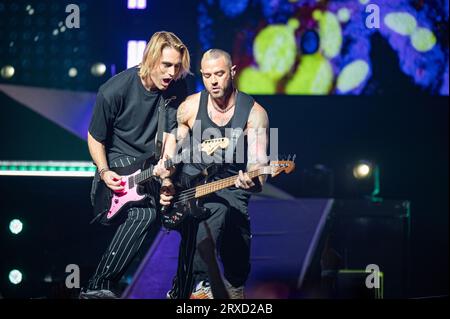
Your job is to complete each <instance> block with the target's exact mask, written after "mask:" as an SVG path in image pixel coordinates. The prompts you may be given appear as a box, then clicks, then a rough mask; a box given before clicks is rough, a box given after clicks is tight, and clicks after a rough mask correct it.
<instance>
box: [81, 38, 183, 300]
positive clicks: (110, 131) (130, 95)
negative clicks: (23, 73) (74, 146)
mask: <svg viewBox="0 0 450 319" xmlns="http://www.w3.org/2000/svg"><path fill="white" fill-rule="evenodd" d="M189 73H190V57H189V51H188V49H187V47H186V46H185V45H184V44H183V42H182V41H181V40H180V39H179V38H178V37H177V36H176V35H175V34H173V33H171V32H166V31H161V32H156V33H155V34H154V35H153V36H152V37H151V39H150V41H149V43H148V44H147V47H146V48H145V51H144V56H143V60H142V62H141V63H140V64H139V65H138V66H135V67H132V68H130V69H127V70H125V71H123V72H121V73H119V74H117V75H116V76H114V77H113V78H111V79H110V80H108V81H107V82H106V83H105V84H103V85H102V86H101V87H100V89H99V92H98V95H97V100H96V104H95V108H94V112H93V116H92V119H91V123H90V126H89V132H88V147H89V152H90V154H91V156H92V159H93V161H94V163H95V165H96V166H97V173H96V176H95V178H94V181H93V189H92V192H91V196H93V194H94V193H95V188H96V187H95V186H96V185H97V182H98V181H99V180H102V181H103V182H104V183H105V184H106V186H107V187H108V188H110V189H111V190H112V191H114V192H116V193H117V192H119V193H120V192H122V191H123V190H124V183H125V180H124V179H123V178H122V177H121V176H119V175H118V174H117V173H115V172H114V171H112V170H110V168H113V167H125V166H128V165H131V164H132V163H133V162H134V161H136V159H137V158H139V157H141V156H142V155H144V154H147V153H151V152H154V153H156V154H161V155H162V156H161V158H165V157H166V154H170V155H172V154H173V153H174V149H171V148H172V147H164V145H175V142H174V141H175V136H173V134H170V132H172V130H173V129H174V128H175V127H176V109H177V106H178V105H179V104H180V103H181V102H182V101H183V100H184V98H185V97H186V95H187V92H186V85H185V82H184V81H181V80H182V79H183V78H185V77H186V75H187V74H189ZM177 80H180V81H177ZM161 105H164V107H165V113H163V114H164V116H165V120H164V121H161V122H165V125H164V127H163V129H164V133H163V137H162V139H161V138H159V140H158V136H157V135H160V134H158V118H159V111H158V109H159V107H160V106H161ZM157 141H158V143H157ZM161 141H162V143H161ZM173 148H174V147H173ZM155 172H156V171H155ZM156 173H157V174H158V175H159V176H160V177H161V178H162V179H164V176H165V175H164V174H167V175H168V174H169V172H164V170H159V171H158V172H156ZM153 195H154V196H157V197H159V194H158V193H156V194H152V196H153ZM156 204H157V199H155V198H151V199H150V203H148V205H147V206H146V207H141V206H139V207H131V208H130V209H128V211H126V212H124V213H125V214H124V215H125V216H124V217H125V218H124V219H125V220H124V221H123V222H122V223H121V224H120V226H119V227H118V229H117V231H116V234H115V235H114V237H113V239H112V242H111V243H110V245H109V247H108V249H107V250H106V252H105V253H104V254H103V256H102V257H101V260H100V263H99V265H98V267H97V269H96V271H95V273H94V275H93V276H92V277H91V278H90V280H89V284H88V289H87V290H84V291H83V292H82V293H81V294H80V298H82V299H90V298H117V297H118V296H119V294H120V291H121V289H120V287H119V285H118V283H119V281H120V279H121V277H122V276H123V274H124V273H125V271H126V270H127V268H128V266H129V265H130V263H131V261H132V260H133V258H134V257H135V256H136V254H137V252H138V250H139V248H140V246H141V245H142V242H143V241H144V239H145V237H146V235H147V234H148V230H149V229H150V227H151V225H153V224H154V223H153V222H154V221H155V220H156Z"/></svg>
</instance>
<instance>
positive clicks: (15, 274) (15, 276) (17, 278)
mask: <svg viewBox="0 0 450 319" xmlns="http://www.w3.org/2000/svg"><path fill="white" fill-rule="evenodd" d="M8 278H9V281H10V282H11V283H12V284H14V285H18V284H20V283H21V282H22V278H23V276H22V273H21V272H20V271H19V270H17V269H13V270H11V271H10V272H9V276H8Z"/></svg>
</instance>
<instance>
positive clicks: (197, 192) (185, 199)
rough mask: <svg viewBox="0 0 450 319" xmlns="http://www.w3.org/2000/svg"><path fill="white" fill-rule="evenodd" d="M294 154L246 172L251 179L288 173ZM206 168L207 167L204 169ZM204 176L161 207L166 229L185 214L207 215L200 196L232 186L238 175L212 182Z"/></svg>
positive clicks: (204, 216)
mask: <svg viewBox="0 0 450 319" xmlns="http://www.w3.org/2000/svg"><path fill="white" fill-rule="evenodd" d="M294 160H295V156H294V158H293V160H292V161H290V160H289V161H271V162H270V163H269V165H268V166H264V167H261V168H258V169H255V170H253V171H250V172H248V175H249V177H250V178H251V179H253V178H255V177H258V176H260V175H271V177H275V176H277V175H278V174H280V173H281V172H285V173H286V174H289V173H290V172H292V171H293V170H294V168H295V163H294ZM205 170H207V169H205ZM202 175H204V176H205V177H203V178H201V177H200V178H198V177H197V178H198V179H199V180H200V179H203V183H202V184H201V185H199V186H196V187H193V188H189V189H186V190H184V191H182V192H180V193H178V194H176V195H175V196H174V198H173V200H172V203H171V204H170V205H168V206H163V207H162V208H161V222H162V225H163V226H164V227H165V228H167V229H176V228H178V227H179V226H180V224H181V223H182V222H183V220H185V218H186V217H187V216H192V217H194V218H197V219H203V218H206V217H207V216H208V210H207V209H206V208H204V207H202V206H201V202H200V200H201V198H202V197H204V196H206V195H209V194H211V193H214V192H217V191H219V190H221V189H224V188H227V187H230V186H233V185H234V183H235V181H236V178H237V177H238V175H234V176H230V177H227V178H224V179H221V180H217V181H214V182H209V183H208V182H207V179H208V176H210V174H209V173H208V172H207V171H206V172H205V171H204V172H203V173H202Z"/></svg>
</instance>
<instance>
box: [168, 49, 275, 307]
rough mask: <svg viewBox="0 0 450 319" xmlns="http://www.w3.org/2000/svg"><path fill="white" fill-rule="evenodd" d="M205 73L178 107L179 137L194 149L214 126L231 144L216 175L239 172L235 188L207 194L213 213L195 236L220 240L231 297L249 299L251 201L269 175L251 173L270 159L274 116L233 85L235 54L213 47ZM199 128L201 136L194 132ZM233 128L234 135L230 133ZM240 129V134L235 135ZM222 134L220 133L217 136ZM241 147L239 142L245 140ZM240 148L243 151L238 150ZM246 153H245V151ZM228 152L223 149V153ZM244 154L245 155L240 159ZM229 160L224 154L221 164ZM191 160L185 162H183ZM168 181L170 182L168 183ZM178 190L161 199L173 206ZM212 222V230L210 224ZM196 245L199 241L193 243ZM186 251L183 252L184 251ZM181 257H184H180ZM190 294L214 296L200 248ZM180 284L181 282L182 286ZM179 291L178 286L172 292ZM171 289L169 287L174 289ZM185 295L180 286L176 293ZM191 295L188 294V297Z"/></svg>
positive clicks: (204, 62)
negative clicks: (246, 290) (269, 139)
mask: <svg viewBox="0 0 450 319" xmlns="http://www.w3.org/2000/svg"><path fill="white" fill-rule="evenodd" d="M200 71H201V74H202V79H203V84H204V86H205V90H203V91H201V92H199V93H196V94H193V95H191V96H189V97H188V98H187V99H186V100H185V101H184V102H183V103H182V104H181V105H180V107H179V108H178V111H177V121H178V130H177V140H178V141H179V143H180V141H182V140H184V139H185V138H186V137H190V141H191V143H192V148H193V149H195V148H196V147H197V145H198V144H199V143H202V142H203V141H204V140H206V139H209V138H210V137H209V136H208V134H205V132H207V130H211V129H215V130H216V131H218V132H220V133H221V136H222V137H228V138H229V139H230V140H231V141H232V143H230V146H229V147H234V149H231V154H232V155H233V156H232V160H231V162H230V161H228V162H227V165H224V166H223V167H225V168H224V169H223V171H222V172H221V173H219V174H217V175H215V179H223V178H226V177H229V176H233V175H238V177H237V178H236V181H235V185H234V187H230V188H227V189H224V190H221V191H218V192H216V193H214V194H213V195H210V196H208V197H206V198H205V200H204V205H203V206H204V207H205V208H207V209H209V211H210V215H209V217H208V218H207V219H206V223H207V226H205V223H200V224H199V225H197V226H198V230H197V229H196V231H197V234H196V240H197V242H200V241H201V240H202V239H204V238H205V237H207V236H208V234H211V236H212V239H213V240H214V242H215V243H216V247H217V252H218V253H219V254H220V257H221V261H222V263H223V268H224V277H225V286H226V288H227V290H228V295H229V297H230V298H236V299H242V298H244V284H245V282H246V280H247V277H248V275H249V272H250V238H251V232H250V220H249V216H248V202H249V199H250V196H251V194H252V193H253V192H258V191H260V190H261V186H262V185H263V183H264V182H265V178H264V177H257V178H254V179H253V180H252V179H250V177H249V175H248V174H247V173H246V172H248V171H251V170H254V169H257V168H259V167H261V166H264V165H266V164H267V154H266V151H267V129H268V127H269V121H268V117H267V113H266V111H265V110H264V108H263V107H262V106H261V105H259V104H258V103H257V102H255V100H254V99H253V98H252V97H250V96H249V95H247V94H245V93H243V92H240V91H238V90H237V89H236V88H235V86H234V83H233V81H234V77H235V75H236V66H235V65H233V63H232V60H231V57H230V55H229V54H228V53H227V52H225V51H223V50H220V49H210V50H208V51H207V52H205V53H204V54H203V57H202V60H201V70H200ZM196 131H200V132H201V133H202V134H201V136H196V134H194V133H195V132H196ZM230 132H233V134H232V135H233V136H227V135H229V134H230ZM236 132H241V133H240V134H237V135H236V134H235V133H236ZM215 137H217V136H215ZM242 139H243V144H242V145H244V147H243V148H242V150H241V149H240V148H239V147H235V146H236V145H239V143H238V142H237V141H238V140H239V141H242ZM239 152H241V153H244V154H239ZM225 153H226V152H225ZM241 155H244V156H241ZM222 156H223V154H222ZM239 158H242V159H243V160H239ZM226 161H227V159H224V158H222V163H225V162H226ZM188 165H189V164H184V167H186V166H188ZM167 183H168V182H167V181H166V185H167ZM172 198H173V192H171V191H169V188H166V189H165V191H163V192H162V193H161V198H160V203H161V204H162V205H169V204H170V202H171V200H172ZM208 226H209V229H210V232H209V231H207V229H206V227H208ZM192 247H194V248H195V245H192ZM181 255H182V252H180V256H181ZM180 258H181V257H180ZM188 286H189V288H191V289H190V290H189V293H190V292H191V290H192V288H193V291H192V294H191V295H190V297H191V298H194V299H208V298H212V297H213V295H212V292H211V286H210V284H209V278H208V267H207V265H206V264H205V263H204V261H203V260H202V259H201V257H200V256H199V254H198V253H197V252H196V253H195V255H194V259H193V282H192V287H190V283H188ZM178 288H179V287H178ZM171 292H172V293H174V289H173V290H172V291H171ZM169 294H170V292H169ZM169 297H179V298H185V297H186V296H183V293H181V292H180V291H178V293H175V294H174V296H170V295H169ZM188 297H189V296H188Z"/></svg>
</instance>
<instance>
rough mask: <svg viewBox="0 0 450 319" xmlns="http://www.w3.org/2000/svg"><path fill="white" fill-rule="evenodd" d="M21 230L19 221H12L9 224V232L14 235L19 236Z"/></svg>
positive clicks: (21, 224)
mask: <svg viewBox="0 0 450 319" xmlns="http://www.w3.org/2000/svg"><path fill="white" fill-rule="evenodd" d="M22 229H23V223H22V222H21V221H20V219H13V220H12V221H10V222H9V230H10V231H11V233H13V234H14V235H17V234H19V233H20V232H21V231H22Z"/></svg>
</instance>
